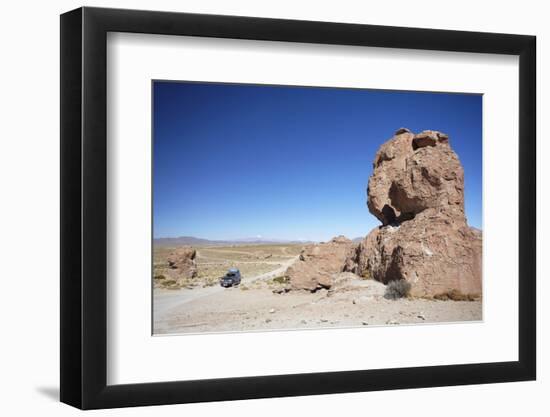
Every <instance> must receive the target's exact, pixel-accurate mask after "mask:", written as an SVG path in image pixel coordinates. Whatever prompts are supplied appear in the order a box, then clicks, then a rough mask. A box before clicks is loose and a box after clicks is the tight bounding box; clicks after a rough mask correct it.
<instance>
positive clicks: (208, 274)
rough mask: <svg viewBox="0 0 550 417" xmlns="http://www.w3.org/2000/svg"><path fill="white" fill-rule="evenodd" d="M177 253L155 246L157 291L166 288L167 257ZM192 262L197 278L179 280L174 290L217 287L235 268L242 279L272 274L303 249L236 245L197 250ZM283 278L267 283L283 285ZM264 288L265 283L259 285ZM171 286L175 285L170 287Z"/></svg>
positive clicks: (275, 245)
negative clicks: (224, 276) (226, 274)
mask: <svg viewBox="0 0 550 417" xmlns="http://www.w3.org/2000/svg"><path fill="white" fill-rule="evenodd" d="M174 249H176V248H175V247H168V246H155V247H154V251H153V263H154V275H153V277H154V283H155V286H157V287H162V288H166V287H168V286H170V284H166V283H165V281H166V280H170V279H171V277H172V276H173V273H174V272H173V271H170V267H169V265H168V257H169V255H170V253H172V252H173V251H174ZM196 249H197V256H196V258H195V262H196V266H197V275H196V276H195V277H193V278H190V279H184V278H178V281H177V282H178V283H177V286H178V287H181V288H189V287H191V286H194V287H211V286H215V285H218V284H219V279H220V277H222V276H223V275H225V273H226V272H227V270H228V269H229V268H238V269H239V270H240V271H241V274H242V276H243V277H244V278H247V277H251V276H255V275H259V274H263V273H266V272H269V271H273V270H275V269H277V268H279V267H281V265H283V264H284V263H285V262H288V260H289V259H291V258H293V257H294V256H296V255H298V254H299V253H300V251H301V249H302V245H294V244H280V245H279V244H273V245H235V246H199V247H197V248H196ZM283 280H284V277H275V278H274V279H273V280H269V284H270V285H272V286H274V287H275V286H280V285H281V284H284V282H279V281H283ZM262 284H263V285H265V283H262ZM171 285H172V286H173V285H174V284H171ZM252 288H254V286H249V289H252Z"/></svg>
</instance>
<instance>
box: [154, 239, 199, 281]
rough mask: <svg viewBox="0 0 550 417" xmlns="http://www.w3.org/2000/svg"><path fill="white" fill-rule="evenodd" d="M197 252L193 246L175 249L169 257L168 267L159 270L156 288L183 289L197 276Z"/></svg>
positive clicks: (167, 260)
mask: <svg viewBox="0 0 550 417" xmlns="http://www.w3.org/2000/svg"><path fill="white" fill-rule="evenodd" d="M196 256H197V251H196V250H195V249H194V248H192V247H191V246H180V247H178V248H175V249H174V250H173V251H172V252H171V253H170V254H169V255H168V257H167V259H166V265H164V266H163V267H162V268H160V269H159V272H160V274H159V275H157V276H156V277H155V280H154V282H155V286H160V287H165V286H172V287H183V286H186V285H188V284H189V280H190V279H192V278H195V277H196V276H197V265H196V263H195V257H196Z"/></svg>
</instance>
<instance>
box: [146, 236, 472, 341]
mask: <svg viewBox="0 0 550 417" xmlns="http://www.w3.org/2000/svg"><path fill="white" fill-rule="evenodd" d="M302 248H303V246H302V245H290V244H288V245H286V244H280V245H272V244H269V245H267V244H258V245H231V246H205V247H196V248H195V249H196V258H195V262H196V267H197V276H196V277H195V278H193V279H192V280H189V285H186V286H184V287H173V288H168V287H167V288H165V287H162V286H155V288H154V291H153V333H154V334H156V335H162V334H184V333H204V332H235V331H260V330H290V329H315V328H330V327H356V326H357V327H365V326H379V325H402V324H414V323H437V322H463V321H479V320H481V319H482V303H481V301H480V300H476V301H453V300H446V301H441V300H434V299H424V298H411V297H405V298H401V299H397V300H391V299H386V298H385V297H384V294H385V291H386V286H385V285H384V284H382V283H380V282H377V281H375V280H372V279H365V278H362V277H359V276H357V275H354V274H352V273H349V272H344V273H339V274H335V276H334V277H333V280H334V285H333V286H332V287H331V288H330V289H328V290H327V289H319V290H317V291H315V292H310V291H289V292H287V291H286V290H285V288H286V282H285V278H284V273H285V271H286V270H287V268H288V267H289V266H291V265H292V264H294V263H295V262H296V261H298V258H299V254H300V252H301V250H302ZM173 249H174V248H170V247H155V249H154V264H155V274H157V273H161V272H162V266H163V265H165V264H166V258H167V256H168V255H169V253H170V252H171V251H172V250H173ZM229 268H238V269H239V270H240V271H241V273H242V282H241V284H240V285H239V286H236V287H232V288H223V287H221V286H220V285H219V282H218V281H219V278H220V277H221V276H222V275H223V274H224V273H225V272H226V271H227V270H228V269H229Z"/></svg>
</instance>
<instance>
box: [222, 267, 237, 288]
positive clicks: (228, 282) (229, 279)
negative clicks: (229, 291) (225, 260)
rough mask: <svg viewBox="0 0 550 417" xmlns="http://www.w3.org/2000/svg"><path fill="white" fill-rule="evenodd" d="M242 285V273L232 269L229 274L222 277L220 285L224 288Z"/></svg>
mask: <svg viewBox="0 0 550 417" xmlns="http://www.w3.org/2000/svg"><path fill="white" fill-rule="evenodd" d="M240 283H241V272H240V271H239V270H238V269H235V268H231V269H230V270H229V271H227V273H226V274H225V275H224V276H223V277H221V279H220V285H221V286H222V287H225V288H227V287H232V286H234V285H239V284H240Z"/></svg>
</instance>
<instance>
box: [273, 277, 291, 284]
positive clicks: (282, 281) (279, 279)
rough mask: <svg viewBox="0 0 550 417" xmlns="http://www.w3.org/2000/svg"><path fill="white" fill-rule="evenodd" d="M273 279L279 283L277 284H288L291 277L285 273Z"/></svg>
mask: <svg viewBox="0 0 550 417" xmlns="http://www.w3.org/2000/svg"><path fill="white" fill-rule="evenodd" d="M271 281H273V282H274V283H277V284H288V281H289V279H288V277H285V276H284V275H281V276H278V277H275V278H273V279H272V280H271Z"/></svg>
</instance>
